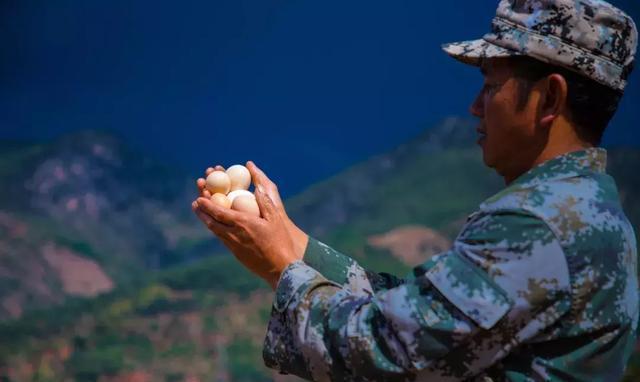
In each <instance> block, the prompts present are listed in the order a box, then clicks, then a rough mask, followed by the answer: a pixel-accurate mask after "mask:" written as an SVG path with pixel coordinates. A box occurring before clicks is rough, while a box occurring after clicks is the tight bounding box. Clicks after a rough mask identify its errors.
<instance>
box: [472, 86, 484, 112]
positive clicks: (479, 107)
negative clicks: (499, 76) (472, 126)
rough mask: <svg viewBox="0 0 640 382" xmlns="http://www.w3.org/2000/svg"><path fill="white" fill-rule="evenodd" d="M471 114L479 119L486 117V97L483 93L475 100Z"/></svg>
mask: <svg viewBox="0 0 640 382" xmlns="http://www.w3.org/2000/svg"><path fill="white" fill-rule="evenodd" d="M469 113H471V115H473V116H474V117H478V118H482V117H483V116H484V97H483V95H482V92H480V93H479V94H478V95H477V96H476V99H475V100H473V103H472V104H471V106H469Z"/></svg>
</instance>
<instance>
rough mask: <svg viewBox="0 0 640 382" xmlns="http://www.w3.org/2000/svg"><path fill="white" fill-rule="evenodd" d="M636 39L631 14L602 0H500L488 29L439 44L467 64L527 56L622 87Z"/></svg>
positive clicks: (635, 45)
mask: <svg viewBox="0 0 640 382" xmlns="http://www.w3.org/2000/svg"><path fill="white" fill-rule="evenodd" d="M637 41H638V31H637V29H636V25H635V24H634V22H633V20H632V19H631V17H629V16H628V15H627V14H626V13H624V12H623V11H621V10H620V9H618V8H616V7H614V6H613V5H611V4H609V3H607V2H605V1H602V0H501V1H500V4H499V5H498V10H497V12H496V16H495V18H494V19H493V22H492V28H491V32H490V33H487V34H486V35H484V36H483V37H482V39H479V40H472V41H463V42H456V43H451V44H445V45H443V47H442V48H443V49H444V51H445V52H447V53H448V54H449V55H451V56H453V57H455V58H456V59H458V60H460V61H462V62H464V63H467V64H471V65H479V64H480V61H481V59H483V58H489V57H509V56H522V55H525V56H530V57H533V58H535V59H538V60H540V61H544V62H547V63H550V64H554V65H558V66H562V67H565V68H568V69H570V70H572V71H574V72H577V73H580V74H582V75H584V76H586V77H589V78H591V79H593V80H595V81H597V82H599V83H601V84H604V85H607V86H609V87H611V88H614V89H617V90H620V91H622V90H624V87H625V86H626V84H627V81H626V79H627V77H628V75H629V73H631V70H632V69H633V60H634V56H635V53H636V47H637Z"/></svg>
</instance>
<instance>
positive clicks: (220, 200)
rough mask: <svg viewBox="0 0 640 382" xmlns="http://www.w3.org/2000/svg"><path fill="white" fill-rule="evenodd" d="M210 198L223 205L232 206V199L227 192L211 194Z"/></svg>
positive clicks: (225, 206)
mask: <svg viewBox="0 0 640 382" xmlns="http://www.w3.org/2000/svg"><path fill="white" fill-rule="evenodd" d="M210 200H211V201H212V202H214V203H215V204H217V205H219V206H221V207H224V208H231V200H229V198H228V197H227V195H225V194H221V193H217V194H213V195H211V199H210Z"/></svg>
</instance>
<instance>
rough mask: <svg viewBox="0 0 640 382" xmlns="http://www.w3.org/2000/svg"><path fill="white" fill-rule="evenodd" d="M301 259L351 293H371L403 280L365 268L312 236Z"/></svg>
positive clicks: (395, 284) (390, 286) (398, 283)
mask: <svg viewBox="0 0 640 382" xmlns="http://www.w3.org/2000/svg"><path fill="white" fill-rule="evenodd" d="M303 260H304V262H305V264H307V265H308V266H310V267H311V268H313V269H315V270H316V271H318V272H319V273H320V274H322V275H323V276H324V277H325V278H326V279H328V280H331V281H333V282H335V283H337V284H340V285H342V286H343V287H345V288H347V289H350V290H351V291H352V292H353V293H365V294H371V293H374V292H376V291H379V290H384V289H389V288H392V287H394V286H398V285H400V284H402V283H403V282H404V280H403V279H401V278H398V277H395V276H393V275H390V274H388V273H384V272H382V273H376V272H373V271H370V270H367V269H365V268H363V267H362V266H360V264H358V262H356V261H355V260H354V259H352V258H351V257H349V256H347V255H344V254H342V253H340V252H338V251H336V250H335V249H333V248H331V247H329V246H328V245H326V244H325V243H323V242H320V241H318V240H316V239H314V238H312V237H309V243H308V244H307V248H306V250H305V253H304V258H303Z"/></svg>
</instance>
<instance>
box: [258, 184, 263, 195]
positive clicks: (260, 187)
mask: <svg viewBox="0 0 640 382" xmlns="http://www.w3.org/2000/svg"><path fill="white" fill-rule="evenodd" d="M256 190H258V192H259V193H261V194H264V188H263V187H262V185H257V186H256Z"/></svg>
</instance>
